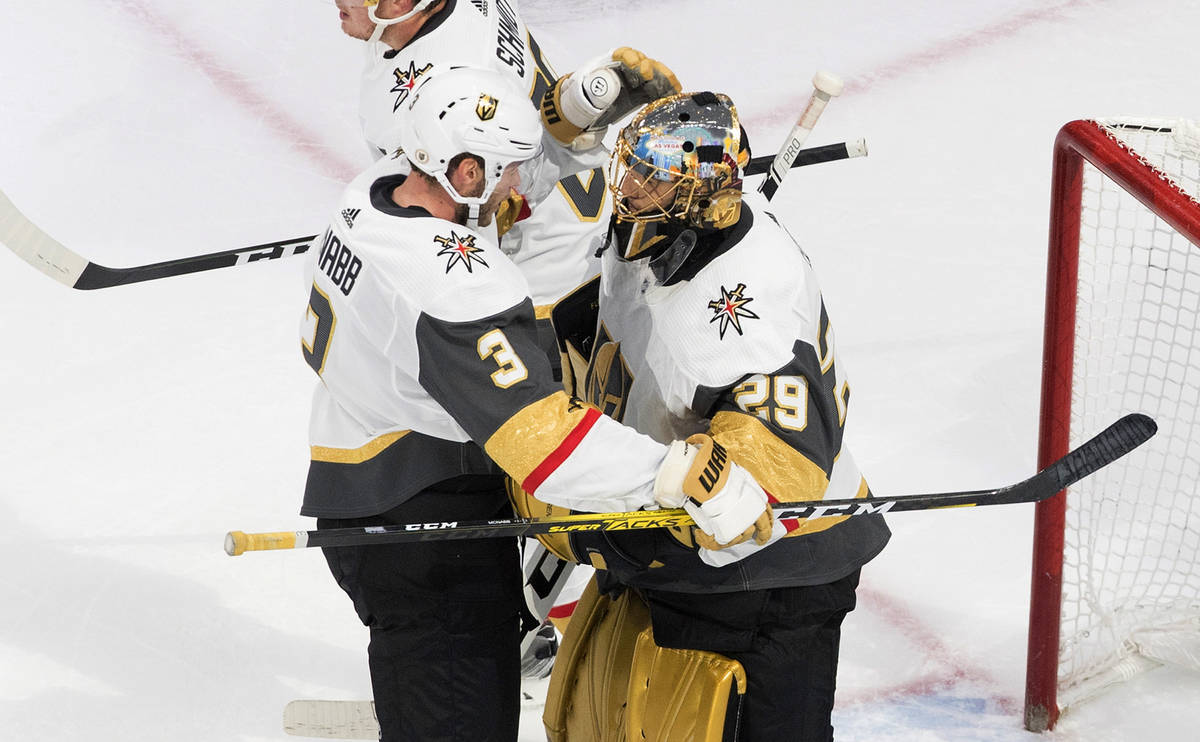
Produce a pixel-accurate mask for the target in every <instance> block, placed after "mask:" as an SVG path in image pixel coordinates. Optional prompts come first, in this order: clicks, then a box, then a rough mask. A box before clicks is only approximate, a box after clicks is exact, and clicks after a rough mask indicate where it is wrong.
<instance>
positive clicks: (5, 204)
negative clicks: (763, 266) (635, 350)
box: [0, 139, 867, 290]
mask: <svg viewBox="0 0 1200 742" xmlns="http://www.w3.org/2000/svg"><path fill="white" fill-rule="evenodd" d="M866 154H867V145H866V142H865V141H864V140H862V139H859V140H857V141H853V142H841V143H839V144H829V145H826V146H824V147H812V148H809V149H804V150H801V151H799V152H798V153H797V154H796V156H795V158H794V159H793V161H792V167H804V166H806V165H816V164H819V163H822V162H833V161H835V160H845V159H850V158H853V157H865V156H866ZM774 159H775V158H774V157H772V156H770V155H764V156H762V157H754V158H752V159H751V160H750V164H749V165H747V166H746V169H745V172H744V173H743V174H744V175H746V176H751V175H761V174H762V173H765V172H767V170H768V168H769V165H770V163H771V162H772V161H773V160H774ZM316 239H317V237H316V235H308V236H307V237H295V238H293V239H290V240H279V241H278V242H265V243H263V244H261V245H251V246H250V247H239V248H237V249H234V250H225V251H223V252H215V253H209V254H207V255H193V256H190V257H185V258H177V259H175V260H168V261H165V262H162V263H150V264H148V265H135V266H132V267H129V268H109V267H107V266H103V265H100V264H98V263H93V262H92V261H90V260H88V259H87V258H85V257H83V256H82V255H79V254H77V253H75V252H73V251H72V250H71V249H70V248H68V247H66V246H65V245H63V244H62V243H61V242H59V241H58V240H56V239H54V238H53V237H51V236H50V235H48V234H46V233H45V232H44V231H42V230H41V228H39V227H38V226H37V225H36V224H34V223H33V222H31V221H30V220H29V219H28V218H27V217H26V216H25V215H24V214H22V213H21V212H20V210H18V209H17V207H16V206H15V205H13V202H12V201H10V200H9V199H8V197H7V196H5V195H4V192H3V191H0V242H3V243H4V244H5V245H7V246H8V248H9V249H10V250H12V251H13V252H15V253H16V254H17V255H18V256H20V257H21V259H22V260H24V261H25V262H27V263H29V264H30V265H32V266H33V267H34V268H37V269H38V270H40V271H41V272H42V273H45V274H46V275H47V276H50V277H51V278H53V279H54V280H56V281H58V282H59V283H62V284H65V285H67V286H70V287H71V288H74V289H84V290H90V289H106V288H111V287H113V286H124V285H125V284H129V283H139V282H141V281H153V280H156V279H159V278H170V277H171V276H181V275H184V274H186V273H199V272H201V271H209V270H214V269H216V268H231V267H233V266H235V265H245V264H246V263H254V262H257V261H260V260H275V259H277V258H286V257H291V256H292V255H302V254H304V253H306V252H308V250H309V248H311V247H312V246H313V243H314V242H315V241H316Z"/></svg>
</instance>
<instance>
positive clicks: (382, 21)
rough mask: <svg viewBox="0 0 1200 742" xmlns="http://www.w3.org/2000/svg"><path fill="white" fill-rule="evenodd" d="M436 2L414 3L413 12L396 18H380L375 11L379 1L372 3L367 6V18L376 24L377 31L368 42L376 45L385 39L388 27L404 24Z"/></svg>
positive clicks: (435, 0) (430, 0)
mask: <svg viewBox="0 0 1200 742" xmlns="http://www.w3.org/2000/svg"><path fill="white" fill-rule="evenodd" d="M435 2H437V0H417V2H415V3H413V6H412V10H410V11H408V12H407V13H405V14H404V15H402V16H399V17H396V18H380V17H379V16H378V15H376V13H375V9H376V8H378V7H379V3H378V0H377V1H376V2H374V3H371V4H370V5H368V6H367V17H368V18H370V19H371V21H372V22H374V24H375V30H374V31H372V32H371V38H369V39H367V41H368V42H369V43H371V44H374V43H375V42H376V41H379V39H380V38H382V37H383V32H384V31H386V30H387V27H388V26H394V25H396V24H397V23H403V22H404V21H407V20H408V19H409V18H412V17H413V16H415V15H416V14H417V13H420V12H421V11H422V10H425V9H426V8H428V7H429V6H430V5H433V4H434V3H435Z"/></svg>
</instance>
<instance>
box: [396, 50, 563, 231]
mask: <svg viewBox="0 0 1200 742" xmlns="http://www.w3.org/2000/svg"><path fill="white" fill-rule="evenodd" d="M541 139H542V122H541V117H540V115H539V114H538V112H537V109H535V108H534V107H533V104H532V103H530V102H529V96H527V95H526V94H525V93H524V92H523V91H522V90H521V89H520V88H519V87H518V86H517V84H516V82H514V81H513V80H511V79H510V78H509V77H507V76H505V75H502V74H500V73H499V72H493V71H491V70H481V69H474V68H469V67H454V68H451V69H448V70H446V71H444V72H439V73H437V74H434V75H428V76H426V78H425V80H424V81H423V82H422V83H421V84H420V86H418V87H417V89H416V91H415V92H414V93H413V95H412V97H411V98H410V101H409V104H408V110H407V111H406V112H405V115H404V117H403V120H402V123H401V127H400V147H401V149H402V150H403V151H404V154H405V156H406V157H408V159H409V161H410V162H412V164H413V167H415V168H417V169H419V170H421V171H422V172H423V173H425V174H427V175H430V176H432V177H433V178H434V179H435V180H437V182H438V183H439V184H440V185H441V186H442V188H443V189H445V191H446V193H447V194H449V196H450V197H451V198H452V199H454V201H456V202H457V203H460V204H466V205H468V206H470V207H472V212H475V211H477V210H478V208H479V207H480V206H482V205H483V204H484V203H486V202H487V200H488V197H489V196H490V195H491V194H492V192H493V191H494V190H495V189H496V185H497V183H499V181H500V178H501V176H502V175H503V174H504V169H505V168H507V167H508V166H509V165H511V164H513V163H520V162H524V161H525V160H528V159H530V158H532V157H535V156H536V155H537V154H539V153H540V152H541ZM464 153H469V154H471V155H474V156H476V157H478V158H479V159H481V160H482V161H483V171H484V185H483V193H481V194H480V195H477V196H466V195H463V194H461V193H459V192H458V191H457V190H456V189H455V188H454V186H453V185H451V183H450V179H449V173H448V172H447V171H448V168H449V166H450V161H451V160H453V159H454V158H455V157H457V156H458V155H460V154H464Z"/></svg>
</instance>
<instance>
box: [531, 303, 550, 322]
mask: <svg viewBox="0 0 1200 742" xmlns="http://www.w3.org/2000/svg"><path fill="white" fill-rule="evenodd" d="M551 309H554V305H553V304H539V305H538V306H536V307H534V308H533V316H534V317H536V318H537V319H550V310H551Z"/></svg>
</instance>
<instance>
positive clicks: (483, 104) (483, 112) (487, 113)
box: [475, 93, 500, 121]
mask: <svg viewBox="0 0 1200 742" xmlns="http://www.w3.org/2000/svg"><path fill="white" fill-rule="evenodd" d="M499 106H500V101H498V100H496V99H495V98H493V97H492V96H490V95H488V94H487V93H480V94H479V102H478V103H476V104H475V115H476V116H478V117H479V120H480V121H491V120H492V118H493V117H494V116H495V115H496V109H497V108H498V107H499Z"/></svg>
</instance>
